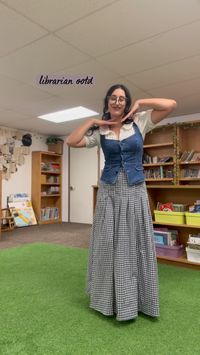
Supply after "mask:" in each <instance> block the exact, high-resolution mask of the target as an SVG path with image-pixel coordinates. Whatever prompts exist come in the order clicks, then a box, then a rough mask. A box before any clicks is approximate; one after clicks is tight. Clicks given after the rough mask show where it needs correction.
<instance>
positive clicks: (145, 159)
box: [143, 152, 173, 164]
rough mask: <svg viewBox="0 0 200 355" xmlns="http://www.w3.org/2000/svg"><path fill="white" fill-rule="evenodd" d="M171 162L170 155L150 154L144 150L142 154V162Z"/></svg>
mask: <svg viewBox="0 0 200 355" xmlns="http://www.w3.org/2000/svg"><path fill="white" fill-rule="evenodd" d="M168 162H173V157H172V156H163V157H159V156H151V155H149V154H147V153H146V152H145V153H144V154H143V164H158V163H168Z"/></svg>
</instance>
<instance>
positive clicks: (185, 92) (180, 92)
mask: <svg viewBox="0 0 200 355" xmlns="http://www.w3.org/2000/svg"><path fill="white" fill-rule="evenodd" d="M199 74H200V73H199ZM148 92H149V93H150V94H151V95H152V96H155V97H158V96H159V97H173V98H176V99H179V98H182V97H186V96H190V95H194V94H197V93H198V94H199V95H200V77H199V78H197V79H192V80H185V81H181V82H179V83H177V84H172V85H167V86H163V87H159V88H157V89H150V90H148Z"/></svg>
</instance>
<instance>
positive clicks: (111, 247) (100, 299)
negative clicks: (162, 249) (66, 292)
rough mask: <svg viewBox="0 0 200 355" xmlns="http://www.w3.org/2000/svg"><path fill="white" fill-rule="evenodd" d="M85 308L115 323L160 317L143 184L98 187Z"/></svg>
mask: <svg viewBox="0 0 200 355" xmlns="http://www.w3.org/2000/svg"><path fill="white" fill-rule="evenodd" d="M87 293H88V294H89V295H90V307H91V308H93V309H95V310H97V311H99V312H101V313H103V314H104V315H114V314H116V318H117V320H119V321H123V320H129V319H134V318H136V317H137V316H138V312H142V313H145V314H147V315H150V316H152V317H158V316H159V299H158V278H157V262H156V255H155V246H154V241H153V226H152V219H151V213H150V208H149V202H148V196H147V191H146V185H145V183H140V184H137V185H133V186H128V184H127V178H126V175H125V173H124V172H123V171H120V173H119V175H118V178H117V182H116V184H115V185H109V184H105V183H103V182H100V186H99V189H98V194H97V203H96V210H95V215H94V221H93V227H92V233H91V239H90V249H89V261H88V274H87Z"/></svg>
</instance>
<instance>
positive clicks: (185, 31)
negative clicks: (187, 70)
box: [98, 21, 200, 75]
mask: <svg viewBox="0 0 200 355" xmlns="http://www.w3.org/2000/svg"><path fill="white" fill-rule="evenodd" d="M178 43H184V45H183V46H179V45H177V44H178ZM199 53H200V21H198V22H195V23H193V24H191V25H187V26H184V27H182V28H181V29H180V28H179V29H176V30H173V31H170V32H167V33H164V34H160V35H158V36H155V37H153V38H151V39H148V40H145V41H142V42H140V43H136V44H133V45H131V46H128V47H126V48H123V49H121V50H118V51H116V52H115V53H110V54H107V55H105V56H102V57H99V58H98V61H100V62H101V63H103V64H104V65H107V66H109V67H110V68H112V69H113V70H115V71H116V72H118V73H119V74H121V75H127V74H134V73H138V72H141V71H144V70H147V69H151V68H155V67H157V66H161V65H164V64H168V63H170V62H173V61H176V60H180V59H184V58H185V57H187V56H192V55H195V54H199Z"/></svg>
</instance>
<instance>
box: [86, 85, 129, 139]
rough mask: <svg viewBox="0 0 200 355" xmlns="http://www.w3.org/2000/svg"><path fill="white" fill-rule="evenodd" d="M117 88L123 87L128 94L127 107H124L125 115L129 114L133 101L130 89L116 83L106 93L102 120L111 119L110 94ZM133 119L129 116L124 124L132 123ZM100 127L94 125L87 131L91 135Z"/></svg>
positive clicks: (126, 94)
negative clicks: (109, 110)
mask: <svg viewBox="0 0 200 355" xmlns="http://www.w3.org/2000/svg"><path fill="white" fill-rule="evenodd" d="M116 89H122V90H123V91H124V92H125V96H126V106H125V109H124V116H125V115H127V114H128V113H129V111H130V108H131V103H132V100H131V94H130V91H129V90H128V89H127V87H126V86H125V85H123V84H115V85H112V86H111V87H110V88H109V89H108V91H107V93H106V96H105V98H104V108H103V116H102V120H106V121H109V120H110V118H111V117H110V112H108V101H109V96H111V95H112V93H113V92H114V91H115V90H116ZM132 121H133V120H132V119H129V118H127V119H126V120H125V121H124V122H123V124H127V123H130V122H132ZM98 128H99V127H98V126H96V125H94V126H92V127H91V128H90V129H89V130H88V131H87V135H88V136H90V135H92V133H93V132H94V130H96V129H98Z"/></svg>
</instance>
